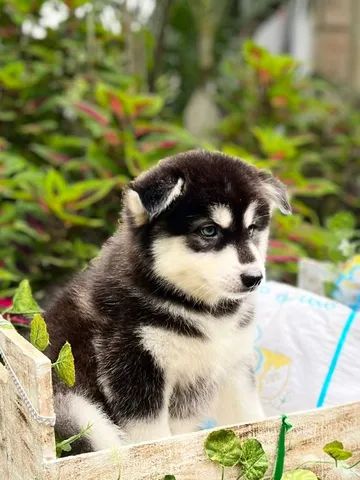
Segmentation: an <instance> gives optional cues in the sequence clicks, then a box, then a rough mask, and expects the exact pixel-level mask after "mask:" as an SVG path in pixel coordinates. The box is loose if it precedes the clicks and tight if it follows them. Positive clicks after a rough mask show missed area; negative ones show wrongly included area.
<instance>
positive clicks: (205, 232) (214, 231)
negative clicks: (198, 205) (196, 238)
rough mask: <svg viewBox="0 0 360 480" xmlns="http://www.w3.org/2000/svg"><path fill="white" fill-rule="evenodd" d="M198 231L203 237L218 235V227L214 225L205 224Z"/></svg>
mask: <svg viewBox="0 0 360 480" xmlns="http://www.w3.org/2000/svg"><path fill="white" fill-rule="evenodd" d="M199 233H200V235H202V236H203V237H205V238H214V237H216V236H217V235H218V233H219V229H218V227H217V226H216V225H205V226H204V227H201V228H200V230H199Z"/></svg>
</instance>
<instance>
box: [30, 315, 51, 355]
mask: <svg viewBox="0 0 360 480" xmlns="http://www.w3.org/2000/svg"><path fill="white" fill-rule="evenodd" d="M30 342H31V343H32V345H34V347H36V348H37V349H38V350H40V351H41V352H43V351H44V350H45V349H46V348H47V347H48V345H49V334H48V331H47V327H46V323H45V320H44V318H43V317H42V315H40V313H35V315H34V317H33V319H32V320H31V323H30Z"/></svg>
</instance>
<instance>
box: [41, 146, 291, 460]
mask: <svg viewBox="0 0 360 480" xmlns="http://www.w3.org/2000/svg"><path fill="white" fill-rule="evenodd" d="M275 207H278V208H279V209H280V210H281V211H282V212H283V213H284V214H289V213H290V206H289V203H288V200H287V196H286V192H285V188H284V186H283V185H282V184H281V183H280V182H279V181H278V180H276V179H275V178H274V177H272V176H271V175H270V174H268V173H266V172H263V171H259V170H257V169H256V168H254V167H253V166H250V165H247V164H246V163H244V162H242V161H240V160H238V159H235V158H231V157H228V156H226V155H223V154H220V153H210V152H206V151H189V152H186V153H183V154H179V155H175V156H174V157H171V158H167V159H165V160H163V161H161V162H160V163H159V164H158V165H157V166H156V167H155V168H153V169H151V170H149V171H147V172H145V173H144V174H142V175H140V176H139V177H138V178H137V179H136V180H135V181H133V182H132V183H130V185H129V187H128V189H127V191H126V192H125V196H124V208H123V214H122V221H121V224H120V226H119V228H118V230H117V231H116V233H115V234H114V235H113V236H112V237H111V238H110V239H109V240H108V241H107V242H106V243H105V245H104V246H103V248H102V250H101V252H100V254H99V256H98V257H97V258H96V259H95V260H94V261H93V262H92V263H91V264H90V266H89V267H88V268H87V269H86V270H85V271H83V272H81V273H80V274H78V275H77V276H76V277H75V278H74V280H73V281H72V282H71V283H70V284H69V285H68V286H67V287H66V288H65V289H64V290H63V291H62V293H61V294H60V296H59V297H58V298H57V300H56V301H55V302H54V303H53V304H52V306H50V308H49V309H48V310H47V312H46V321H47V324H48V327H49V331H50V336H51V339H52V341H53V343H52V345H51V347H50V352H49V353H50V356H51V357H52V358H53V359H55V358H56V356H57V354H58V352H59V349H60V347H61V345H62V344H63V343H64V342H65V341H66V340H68V341H69V342H70V343H71V345H72V349H73V354H74V357H75V366H76V386H75V387H74V388H73V389H64V388H63V387H61V385H59V384H58V383H56V380H55V410H56V413H57V426H56V428H57V432H58V434H59V435H60V436H63V437H67V436H69V435H72V434H74V433H76V432H78V431H79V429H80V428H81V427H83V426H85V425H87V424H88V423H91V424H92V428H91V430H90V433H89V434H88V437H87V438H86V440H85V441H84V440H83V441H82V442H81V445H80V447H79V451H90V450H99V449H102V448H107V447H111V446H114V445H115V446H116V445H120V444H123V443H124V442H138V441H143V440H153V439H156V438H159V437H166V436H169V435H171V434H178V433H183V432H191V431H194V430H196V429H197V428H198V427H199V424H200V423H201V421H202V420H204V419H205V418H206V417H210V418H214V419H215V420H216V421H217V423H218V424H231V423H236V422H244V421H250V420H255V419H261V418H263V411H262V408H261V404H260V401H259V399H258V395H257V392H256V385H255V381H254V373H253V339H254V322H253V316H254V312H253V311H254V290H255V289H256V288H257V287H258V285H259V284H260V283H261V281H262V279H263V278H264V276H265V257H266V249H267V243H268V235H269V223H270V217H271V213H272V211H273V209H274V208H275Z"/></svg>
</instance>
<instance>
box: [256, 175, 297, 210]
mask: <svg viewBox="0 0 360 480" xmlns="http://www.w3.org/2000/svg"><path fill="white" fill-rule="evenodd" d="M259 177H260V180H261V182H262V188H264V190H265V195H266V196H267V198H268V199H269V201H270V203H271V204H272V205H273V207H274V208H278V209H279V210H280V212H281V213H283V214H284V215H291V213H292V211H291V206H290V203H289V198H288V194H287V190H286V187H285V185H284V184H283V183H282V182H280V180H278V179H277V178H275V177H273V176H272V175H271V173H269V172H267V171H265V170H260V171H259Z"/></svg>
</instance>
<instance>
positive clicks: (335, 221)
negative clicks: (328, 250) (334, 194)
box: [326, 211, 356, 232]
mask: <svg viewBox="0 0 360 480" xmlns="http://www.w3.org/2000/svg"><path fill="white" fill-rule="evenodd" d="M326 227H327V228H328V229H329V230H334V231H335V232H337V231H344V230H350V231H351V230H354V229H355V227H356V218H355V216H354V215H353V214H352V213H351V212H346V211H342V212H337V213H335V214H334V215H331V217H329V218H327V219H326Z"/></svg>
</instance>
